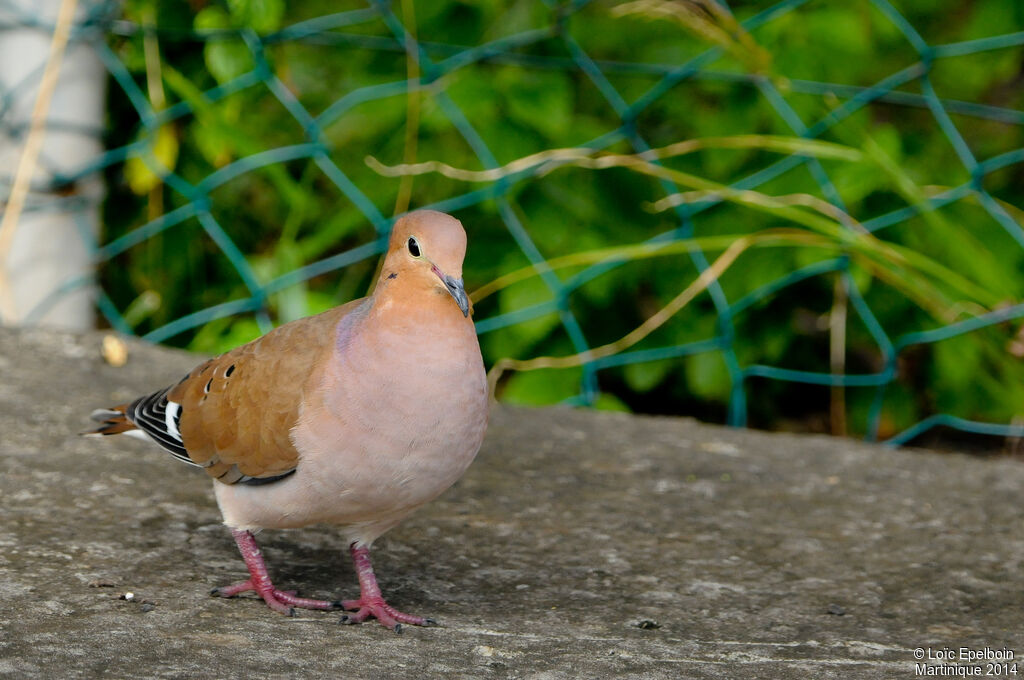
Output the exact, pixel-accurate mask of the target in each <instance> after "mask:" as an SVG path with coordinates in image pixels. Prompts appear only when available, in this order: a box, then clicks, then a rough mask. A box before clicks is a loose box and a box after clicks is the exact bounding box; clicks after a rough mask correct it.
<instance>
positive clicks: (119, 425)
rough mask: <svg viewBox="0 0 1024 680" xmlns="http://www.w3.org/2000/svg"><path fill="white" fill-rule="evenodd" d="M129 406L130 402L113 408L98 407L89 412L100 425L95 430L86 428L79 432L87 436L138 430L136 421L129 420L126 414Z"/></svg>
mask: <svg viewBox="0 0 1024 680" xmlns="http://www.w3.org/2000/svg"><path fill="white" fill-rule="evenodd" d="M127 408H128V404H122V405H120V406H115V407H113V408H98V409H96V410H95V411H93V412H92V413H90V414H89V417H90V418H92V419H93V420H95V421H96V422H97V423H99V424H100V426H99V427H97V428H96V429H94V430H85V431H84V432H80V433H79V434H81V435H83V436H86V437H100V436H106V435H110V434H121V433H122V432H129V431H131V430H137V429H138V428H137V427H135V423H133V422H132V421H130V420H128V417H127V416H126V415H125V410H126V409H127Z"/></svg>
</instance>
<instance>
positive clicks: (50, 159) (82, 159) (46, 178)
mask: <svg viewBox="0 0 1024 680" xmlns="http://www.w3.org/2000/svg"><path fill="white" fill-rule="evenodd" d="M75 4H76V3H75V0H0V210H2V211H3V212H2V214H0V321H2V323H5V324H9V325H12V324H24V323H38V324H45V325H48V326H54V327H59V328H65V329H72V330H85V329H88V328H92V327H93V326H94V304H93V301H94V293H93V291H94V286H93V285H92V284H91V276H92V263H91V262H90V257H89V248H88V241H89V240H93V241H94V240H95V238H96V234H97V232H98V225H99V205H100V200H101V199H102V195H103V188H102V181H101V178H100V177H99V175H98V173H94V174H93V175H91V176H89V177H85V178H83V179H81V180H79V181H77V182H75V183H74V184H73V185H71V186H69V187H65V188H64V189H63V191H61V192H60V194H61V195H58V193H57V192H54V191H53V182H54V179H55V177H60V176H68V175H71V174H74V173H75V172H77V171H78V170H79V169H80V168H82V167H84V166H85V165H86V164H87V163H88V162H89V161H92V160H94V159H96V158H97V157H98V156H99V154H100V153H101V152H102V146H101V139H100V137H99V135H100V131H101V130H102V125H103V103H104V87H105V80H106V78H105V73H104V69H103V66H102V64H101V63H100V60H99V57H98V56H97V55H96V53H95V52H94V50H93V48H92V47H91V45H88V44H85V43H81V42H78V41H77V40H76V38H75V28H74V26H72V27H71V30H70V34H71V37H70V41H68V42H67V44H66V48H65V49H63V50H58V49H57V48H58V47H60V45H59V43H60V42H61V35H60V32H59V31H58V35H57V37H56V39H55V33H54V27H55V26H57V27H59V25H60V23H61V21H60V17H61V11H62V10H63V12H64V16H65V18H69V19H70V18H71V17H72V16H74V20H73V21H72V23H74V21H78V20H80V19H81V17H83V16H85V14H86V13H87V12H88V10H89V8H90V5H92V4H93V3H92V2H90V1H89V0H80V1H79V2H78V3H77V4H78V5H79V6H78V8H77V9H78V11H77V12H76V13H74V15H72V14H70V12H74V9H75ZM64 23H66V21H65V22H64ZM26 24H28V25H26ZM32 24H35V25H32ZM48 64H50V66H49V68H48ZM47 71H49V74H47ZM47 75H48V76H49V77H46V76H47ZM54 84H55V86H54ZM33 116H35V122H36V125H35V127H36V128H37V129H35V130H33V122H34V119H33ZM19 174H20V177H19Z"/></svg>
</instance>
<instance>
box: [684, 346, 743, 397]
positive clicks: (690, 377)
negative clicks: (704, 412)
mask: <svg viewBox="0 0 1024 680" xmlns="http://www.w3.org/2000/svg"><path fill="white" fill-rule="evenodd" d="M683 361H684V364H685V366H686V378H687V385H688V386H689V387H690V390H691V391H692V392H693V393H694V394H695V395H696V396H697V397H699V398H701V399H704V400H707V401H725V400H726V399H727V398H728V396H729V390H730V387H731V383H730V380H729V373H728V371H727V370H726V368H725V361H723V360H722V354H721V352H704V353H702V354H691V355H690V356H688V357H685V358H684V359H683Z"/></svg>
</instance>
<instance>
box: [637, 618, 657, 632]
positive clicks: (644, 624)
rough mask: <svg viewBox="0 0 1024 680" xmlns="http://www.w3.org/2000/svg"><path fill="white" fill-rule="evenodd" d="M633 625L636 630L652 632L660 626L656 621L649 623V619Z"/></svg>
mask: <svg viewBox="0 0 1024 680" xmlns="http://www.w3.org/2000/svg"><path fill="white" fill-rule="evenodd" d="M633 625H634V626H636V627H637V628H639V629H641V630H654V629H656V628H661V624H660V623H658V622H657V621H651V620H650V619H644V620H643V621H638V622H637V623H634V624H633Z"/></svg>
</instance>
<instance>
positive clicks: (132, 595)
mask: <svg viewBox="0 0 1024 680" xmlns="http://www.w3.org/2000/svg"><path fill="white" fill-rule="evenodd" d="M121 599H122V600H128V601H129V602H131V601H132V600H134V599H135V593H133V592H132V591H130V590H129V591H128V592H127V593H124V594H123V595H121Z"/></svg>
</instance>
